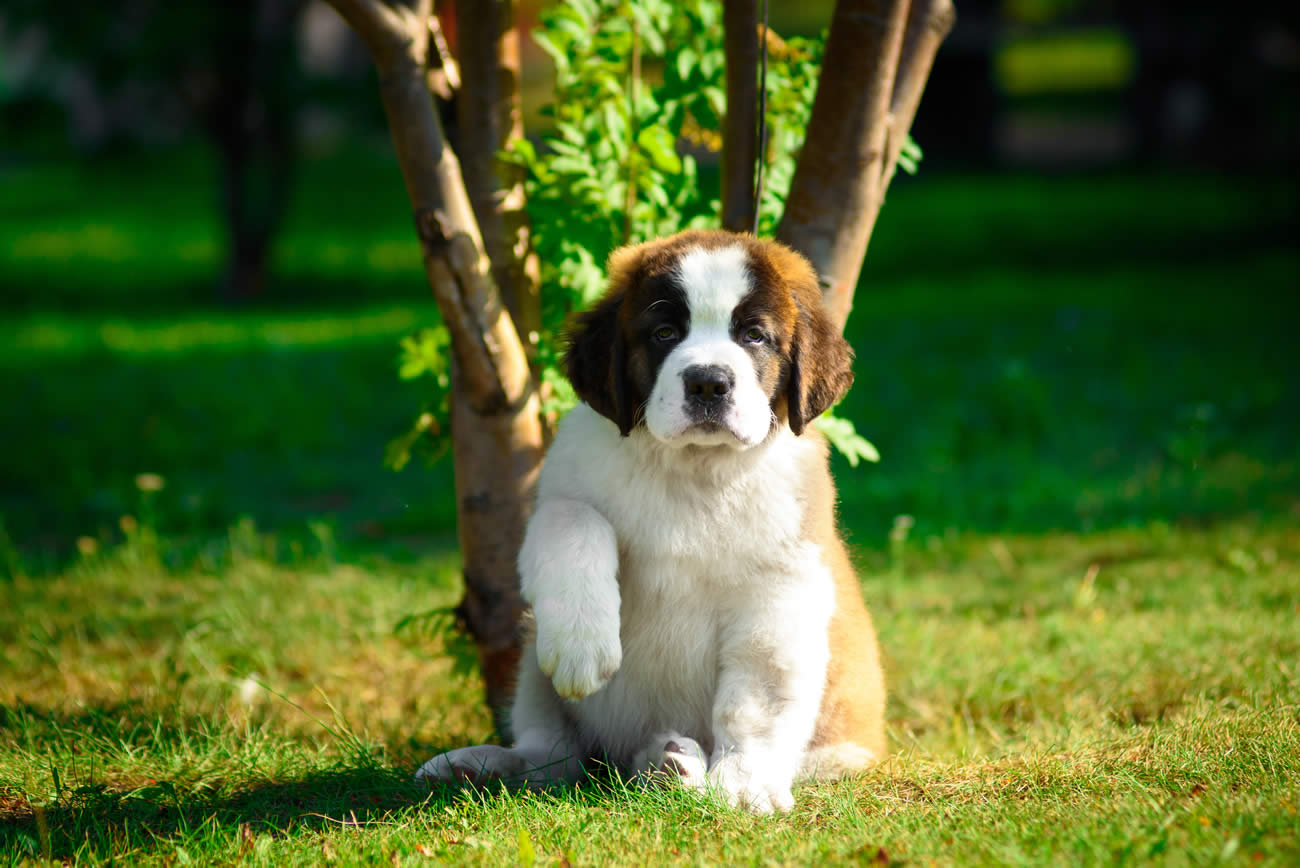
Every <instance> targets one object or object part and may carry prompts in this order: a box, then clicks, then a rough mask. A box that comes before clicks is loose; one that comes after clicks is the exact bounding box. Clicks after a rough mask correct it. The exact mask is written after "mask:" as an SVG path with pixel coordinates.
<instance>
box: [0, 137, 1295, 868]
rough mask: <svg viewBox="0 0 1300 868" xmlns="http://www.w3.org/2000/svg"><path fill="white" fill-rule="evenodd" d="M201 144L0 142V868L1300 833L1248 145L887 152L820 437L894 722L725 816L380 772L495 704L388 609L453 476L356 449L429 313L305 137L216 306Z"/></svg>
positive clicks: (1117, 855) (898, 850) (1287, 482)
mask: <svg viewBox="0 0 1300 868" xmlns="http://www.w3.org/2000/svg"><path fill="white" fill-rule="evenodd" d="M208 170H209V167H208V165H207V163H206V161H205V160H204V159H203V157H202V156H201V155H198V154H195V153H193V152H184V153H181V154H179V155H175V156H164V157H155V158H153V159H151V160H150V161H149V162H147V163H145V162H133V161H131V160H129V159H116V160H114V161H113V162H111V163H107V164H100V165H83V166H75V165H72V164H67V163H44V162H39V161H33V162H26V163H21V162H18V163H11V164H9V165H7V166H5V167H4V168H0V183H2V184H4V186H5V189H6V192H7V193H9V192H10V191H12V192H13V195H6V197H5V198H4V200H3V201H0V286H3V287H4V302H5V306H4V309H3V310H2V311H0V384H3V385H2V386H0V389H2V390H3V392H2V393H0V396H2V397H3V398H4V400H3V401H0V438H2V439H0V447H2V450H0V454H2V455H3V457H0V521H2V522H3V524H2V525H0V863H13V862H22V861H24V860H27V859H31V860H37V861H39V860H41V859H42V858H45V857H53V858H56V859H74V860H79V861H85V862H91V863H94V862H109V861H116V862H118V863H121V862H127V863H132V864H134V863H138V862H161V863H168V864H185V863H190V862H198V863H232V862H237V861H246V862H250V863H252V864H275V865H279V864H291V863H302V864H319V863H321V862H330V861H334V862H337V863H339V864H353V863H366V864H369V863H380V862H394V863H397V862H400V863H405V864H422V863H426V862H427V863H428V864H435V862H436V861H443V862H456V863H461V862H464V863H474V864H501V863H507V864H508V863H511V862H520V863H523V864H530V863H533V862H537V863H542V864H551V863H556V862H562V861H563V860H565V859H567V860H568V861H569V862H571V863H574V864H577V863H583V864H605V863H614V864H631V863H636V864H644V863H646V862H652V863H653V862H680V863H701V864H705V863H708V864H713V863H719V862H726V863H732V862H738V863H763V864H766V863H771V862H777V863H809V862H814V861H821V860H827V859H838V860H845V861H864V862H874V863H875V864H886V863H889V862H894V863H901V864H912V863H919V864H927V863H929V862H931V861H934V862H938V863H940V864H947V863H980V862H982V863H990V864H993V863H996V864H1003V863H1008V862H1019V863H1043V862H1058V863H1059V862H1065V863H1076V862H1085V863H1086V862H1103V861H1104V862H1107V863H1110V862H1121V861H1136V862H1148V861H1158V862H1163V863H1172V864H1183V863H1198V864H1199V863H1205V862H1209V861H1214V860H1217V859H1220V858H1224V859H1226V860H1228V861H1235V862H1242V863H1246V862H1249V863H1252V864H1253V863H1256V862H1264V863H1272V864H1294V863H1296V862H1297V861H1300V842H1298V840H1297V829H1298V828H1300V817H1298V816H1297V810H1298V809H1300V759H1297V757H1300V663H1298V662H1297V661H1298V660H1300V631H1297V630H1296V628H1295V624H1296V623H1297V615H1300V443H1298V441H1297V438H1296V436H1295V432H1296V431H1297V430H1300V378H1298V377H1297V373H1296V372H1297V370H1300V367H1298V366H1297V364H1296V363H1297V361H1298V359H1297V354H1296V351H1295V349H1294V338H1293V333H1294V324H1295V322H1297V321H1298V318H1297V313H1300V304H1297V297H1298V294H1297V292H1296V290H1295V287H1296V286H1298V285H1300V257H1297V254H1296V252H1295V250H1294V237H1295V236H1294V230H1295V216H1296V215H1295V199H1294V195H1293V192H1292V188H1290V187H1289V186H1287V185H1284V184H1283V183H1281V179H1276V178H1225V177H1213V176H1192V175H1152V176H1138V175H1132V174H1127V175H1115V174H1103V175H1095V176H1088V177H1069V176H1060V177H1034V176H1015V175H1009V176H1001V177H990V176H950V175H949V176H945V175H942V174H939V173H932V174H931V175H930V176H926V175H925V174H924V173H923V174H922V176H921V177H919V178H917V179H915V180H912V179H902V180H901V181H900V182H899V183H898V184H897V185H896V186H895V188H894V190H893V191H891V194H890V202H889V204H888V206H887V207H886V209H885V211H884V214H883V217H882V222H881V225H880V227H879V229H878V231H877V234H876V237H875V239H874V240H873V246H872V250H871V253H870V255H869V257H868V265H867V268H866V270H865V273H864V278H863V287H862V289H861V291H860V292H859V296H858V306H857V309H856V310H855V313H854V317H853V320H852V322H851V323H850V329H849V335H850V338H851V339H852V341H853V343H854V346H855V348H856V350H857V357H858V360H857V365H856V370H857V384H856V386H855V388H854V390H853V392H851V394H850V397H849V399H848V400H847V401H846V404H845V406H844V407H843V408H842V412H843V414H844V415H847V416H849V417H850V418H852V419H854V420H855V422H856V423H857V425H858V428H859V430H860V431H861V432H862V433H863V434H865V435H866V436H868V437H869V438H871V439H872V440H873V441H874V442H875V443H876V445H877V446H878V447H879V449H880V451H881V453H882V456H883V460H882V462H881V463H880V464H879V465H873V466H870V467H860V468H857V469H851V468H849V467H848V466H847V465H845V464H843V463H842V462H840V461H838V460H837V462H836V475H837V479H838V481H839V485H840V488H841V494H842V498H841V499H842V508H841V513H842V520H843V523H844V525H845V529H846V532H847V533H848V535H849V537H850V539H851V540H852V542H853V544H854V548H855V551H856V553H857V557H858V562H859V565H860V567H861V574H862V580H863V587H864V591H865V593H866V596H867V599H868V601H869V603H870V605H871V606H872V608H873V610H874V611H875V613H876V615H877V620H878V623H879V627H880V631H881V639H882V643H883V645H884V648H885V652H886V658H887V664H888V671H889V676H890V681H891V704H890V707H889V727H890V733H891V742H892V747H893V748H894V750H895V753H894V754H893V755H892V756H891V758H890V759H889V761H888V762H886V763H885V764H883V765H882V766H881V767H880V768H879V769H877V770H875V771H873V772H872V773H870V774H868V775H866V776H864V777H863V778H861V779H858V780H853V781H847V782H843V783H840V784H836V785H825V786H817V787H807V788H804V789H802V790H800V791H798V792H797V793H796V798H797V806H796V809H795V811H794V813H793V814H792V815H790V816H788V817H781V818H775V819H762V820H756V819H753V818H750V817H747V816H743V815H737V814H732V813H730V812H727V811H724V810H721V809H719V808H717V807H716V806H713V805H710V804H707V803H704V802H701V801H699V800H697V799H695V798H692V797H691V796H690V795H688V794H683V793H676V792H659V791H643V790H640V789H638V788H636V787H629V786H627V785H625V784H623V783H622V782H619V781H617V780H615V779H612V778H611V779H602V780H599V781H596V782H593V783H592V784H590V785H588V786H584V787H582V788H578V789H560V790H556V791H552V792H545V793H508V792H487V793H473V792H456V791H450V790H432V791H430V790H427V789H423V788H419V787H416V786H415V785H413V784H412V783H411V782H410V773H411V771H412V769H413V767H414V765H415V764H416V763H418V762H420V761H422V760H423V759H426V758H427V757H428V756H429V755H430V754H432V753H433V752H436V751H437V750H439V749H441V748H445V747H451V746H456V745H460V744H464V743H466V742H469V741H478V740H482V739H484V738H489V737H491V731H490V726H491V724H490V720H489V718H488V716H487V714H486V713H485V711H484V709H483V708H482V707H481V704H480V701H479V690H480V687H479V684H478V682H477V680H476V676H475V675H474V674H473V673H472V672H465V671H463V670H462V669H460V668H457V667H456V665H455V664H454V660H455V659H456V654H455V653H449V652H448V651H447V650H446V649H445V648H444V645H445V644H446V643H448V642H449V641H452V640H451V639H450V638H449V636H448V634H447V633H446V631H445V630H444V629H442V628H441V627H440V626H439V625H440V624H441V622H440V621H437V620H436V619H434V620H428V619H416V620H414V621H412V620H411V619H409V618H408V616H410V615H413V614H418V613H422V612H429V611H432V610H436V609H439V608H441V607H446V606H449V605H452V604H454V602H455V601H456V599H457V597H458V594H459V584H458V583H459V578H458V574H457V568H458V561H457V557H456V554H455V550H454V503H453V498H452V494H451V477H450V470H449V467H448V466H447V465H446V464H445V463H443V464H438V465H434V466H432V467H426V466H421V465H420V464H418V463H417V464H415V465H413V466H412V467H411V468H409V469H407V470H405V471H403V472H402V473H398V474H394V473H391V472H389V471H386V470H384V469H382V466H381V465H382V456H383V448H384V444H385V443H386V442H387V441H388V440H389V439H391V438H392V437H394V436H396V435H397V434H399V433H401V432H402V431H403V430H404V426H406V425H408V424H409V422H410V420H411V419H412V418H413V416H414V414H415V413H416V412H417V411H418V410H419V408H420V406H421V400H422V387H421V384H420V383H419V382H418V381H417V382H413V383H403V382H401V381H399V380H398V379H397V378H396V357H397V349H396V341H397V340H398V338H400V337H401V336H402V335H404V334H407V333H409V332H410V331H412V330H413V329H416V328H419V327H422V326H425V325H429V324H431V323H433V322H434V321H436V313H435V311H434V309H433V306H432V304H431V303H430V302H429V301H428V300H427V293H426V291H425V290H424V289H423V287H422V284H421V278H420V269H419V259H418V251H417V249H416V247H415V244H414V242H413V240H412V233H411V229H410V222H409V218H408V216H407V214H406V210H405V207H404V203H403V199H402V192H401V188H400V179H399V178H398V176H397V173H396V170H395V169H394V168H393V166H392V165H391V162H390V161H389V159H388V158H387V157H386V156H385V155H384V154H383V153H382V152H375V153H371V152H368V151H360V150H352V151H349V152H347V153H346V154H343V155H338V156H333V157H321V158H315V159H313V160H311V161H309V162H308V163H307V164H306V165H305V166H304V167H303V169H302V176H301V177H302V181H301V184H300V187H299V194H298V196H297V198H296V200H295V202H294V207H293V209H292V212H291V214H290V218H289V222H288V226H287V227H286V233H285V236H284V238H283V243H282V245H281V246H280V248H279V250H278V252H277V258H276V266H275V271H274V275H273V280H272V281H271V282H270V284H269V285H268V289H267V298H266V299H265V300H263V301H261V302H259V303H257V304H255V305H252V306H249V307H247V308H243V309H228V308H222V307H220V306H218V305H216V304H214V303H213V301H212V300H211V294H212V291H211V288H210V287H211V284H212V280H213V273H214V270H215V268H216V266H217V263H218V260H219V251H220V236H219V227H218V226H217V225H216V224H215V223H214V222H213V220H212V217H211V215H210V205H211V198H212V190H211V189H210V188H209V187H208V186H207V181H206V177H207V175H206V173H207V172H208ZM141 474H154V475H157V476H158V477H160V479H156V478H153V477H151V476H148V475H146V476H141ZM159 483H161V485H162V487H161V489H160V490H154V489H156V488H157V486H158V484H159ZM897 516H907V517H908V518H906V519H901V520H900V519H898V518H897ZM454 651H455V649H454V648H453V649H452V652H454Z"/></svg>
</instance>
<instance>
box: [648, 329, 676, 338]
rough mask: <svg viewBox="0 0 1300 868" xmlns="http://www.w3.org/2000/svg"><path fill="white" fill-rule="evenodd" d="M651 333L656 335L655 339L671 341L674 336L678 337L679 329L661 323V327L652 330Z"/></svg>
mask: <svg viewBox="0 0 1300 868" xmlns="http://www.w3.org/2000/svg"><path fill="white" fill-rule="evenodd" d="M651 334H653V335H654V337H655V340H657V341H671V340H672V339H673V338H675V337H677V329H675V328H673V327H672V326H670V325H661V326H659V328H657V329H655V330H654V331H653V332H651Z"/></svg>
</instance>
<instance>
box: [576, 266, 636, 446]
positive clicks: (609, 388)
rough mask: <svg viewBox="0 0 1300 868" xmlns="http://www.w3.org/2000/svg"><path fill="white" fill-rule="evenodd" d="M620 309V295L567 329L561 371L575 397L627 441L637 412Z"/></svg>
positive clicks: (588, 313) (583, 316) (608, 300)
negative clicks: (632, 396) (631, 386)
mask: <svg viewBox="0 0 1300 868" xmlns="http://www.w3.org/2000/svg"><path fill="white" fill-rule="evenodd" d="M622 306H623V293H621V292H620V293H617V294H615V295H612V296H609V297H607V298H605V299H603V300H602V301H601V302H600V303H599V304H597V305H596V306H595V307H593V308H592V309H591V310H589V311H586V312H585V313H582V314H579V315H578V318H577V319H576V320H575V321H574V323H573V326H572V327H571V328H570V329H569V349H568V352H566V353H565V355H564V367H565V372H566V373H567V374H568V375H569V382H570V383H572V384H573V390H574V391H575V392H577V393H578V397H579V398H581V399H582V400H584V401H586V402H587V403H588V404H589V405H591V409H593V410H595V411H596V412H597V413H599V414H600V415H602V416H604V417H605V418H607V419H610V420H611V421H613V422H614V424H615V425H617V426H618V430H619V431H620V432H621V433H622V435H623V436H624V437H626V436H627V435H628V434H629V433H631V431H632V428H633V427H634V426H635V425H636V419H635V418H634V417H635V411H636V408H635V407H634V406H632V402H631V400H630V399H629V396H628V383H627V342H626V341H625V340H624V338H623V330H622V329H621V328H619V326H618V311H619V308H621V307H622Z"/></svg>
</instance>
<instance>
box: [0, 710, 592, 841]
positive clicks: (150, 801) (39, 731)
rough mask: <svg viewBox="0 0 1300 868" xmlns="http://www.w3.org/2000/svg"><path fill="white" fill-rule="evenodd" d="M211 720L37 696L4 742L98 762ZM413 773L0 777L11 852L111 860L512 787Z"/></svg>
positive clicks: (5, 713) (356, 758)
mask: <svg viewBox="0 0 1300 868" xmlns="http://www.w3.org/2000/svg"><path fill="white" fill-rule="evenodd" d="M205 726H208V727H210V726H211V720H210V719H209V718H207V717H205V716H203V715H198V714H192V713H186V712H180V711H178V710H177V709H175V708H151V707H148V706H147V705H146V704H143V703H123V704H115V705H106V706H102V707H86V708H79V709H75V710H62V709H50V708H48V707H43V706H38V705H34V704H31V703H18V704H16V705H14V706H10V707H0V744H5V743H7V744H15V743H26V744H28V745H30V746H37V745H47V746H48V747H49V749H50V752H51V755H52V759H51V768H55V767H56V766H57V764H58V763H59V762H61V761H62V760H63V759H66V758H68V755H69V754H79V755H80V756H79V758H78V761H88V759H89V758H88V756H87V755H90V756H92V757H93V753H94V746H95V745H96V744H100V743H113V744H117V745H125V746H130V747H133V748H134V749H136V750H137V751H139V750H147V749H150V748H152V749H154V750H157V749H158V748H160V747H168V746H178V745H181V744H183V743H185V742H186V741H187V740H192V739H193V737H194V734H195V733H196V732H198V731H201V730H202V728H203V727H205ZM74 737H75V738H76V739H77V741H76V742H75V743H73V742H72V741H71V739H73V738H74ZM446 749H447V746H431V745H424V744H414V743H411V744H407V745H403V746H402V750H401V751H400V753H401V754H403V755H404V756H405V755H419V756H424V757H428V756H434V755H436V754H438V753H440V752H442V751H444V750H446ZM64 751H66V752H67V753H62V752H64ZM60 754H62V756H60ZM55 757H57V758H55ZM413 772H414V766H409V767H408V766H406V765H404V764H402V763H401V761H400V760H399V761H398V763H397V764H396V765H394V764H393V763H390V762H388V761H386V760H382V759H379V758H377V757H375V756H365V755H363V754H362V752H357V753H356V754H355V755H352V756H347V755H344V756H342V757H340V758H339V759H338V760H337V762H336V763H335V764H333V765H332V766H329V767H325V768H317V769H312V770H308V771H306V772H304V773H302V774H300V775H297V776H294V777H292V778H288V779H280V780H258V779H257V778H256V777H255V776H253V777H251V779H249V780H247V781H245V782H240V783H237V784H231V785H229V786H223V783H222V781H221V780H220V779H217V780H205V781H204V782H203V783H201V784H198V785H194V786H188V785H185V784H177V783H175V782H173V781H170V780H153V779H143V780H140V779H137V781H135V782H134V785H123V784H122V783H120V782H116V783H109V782H108V780H111V776H102V777H100V778H97V779H95V780H93V781H91V782H89V783H85V784H82V785H79V786H71V785H68V784H67V783H64V782H59V779H58V778H57V777H56V778H55V784H56V788H57V795H56V796H55V797H54V798H53V799H52V800H50V801H48V802H46V803H44V804H40V803H39V802H38V803H37V804H36V805H33V803H32V802H31V801H29V799H28V796H27V794H26V793H24V792H23V791H22V790H21V789H19V785H18V783H17V782H16V781H12V780H11V781H5V780H3V779H0V854H13V855H14V856H16V857H18V858H22V857H24V856H27V857H32V858H40V857H48V858H51V859H55V860H60V861H79V860H82V859H107V858H111V857H113V856H115V855H116V856H120V855H121V854H123V853H140V852H148V851H156V850H159V849H166V848H167V847H169V846H180V845H181V844H182V842H183V841H185V840H186V839H192V838H193V837H194V836H195V835H196V834H198V835H202V836H204V837H211V838H216V839H218V840H221V839H226V840H229V841H230V842H231V846H232V848H240V847H242V846H243V843H242V842H243V841H245V840H249V839H251V838H254V837H256V836H261V835H269V836H271V837H273V838H285V837H290V836H294V835H298V834H301V833H310V832H312V831H315V830H322V829H329V828H335V827H352V828H357V829H359V828H364V827H366V826H369V825H373V824H380V823H384V822H386V821H389V820H391V818H392V815H393V814H395V813H402V812H408V811H427V810H433V811H439V810H440V809H441V808H444V807H449V806H453V805H456V804H458V803H462V802H464V801H465V800H466V799H481V798H482V797H483V796H484V795H485V794H486V795H491V794H495V793H500V792H502V791H504V790H505V789H506V787H505V786H504V785H503V784H500V783H493V784H488V785H485V786H483V787H479V788H468V787H462V786H457V785H451V784H441V783H434V784H430V783H427V782H416V781H415V780H414V778H413ZM245 774H246V773H245ZM606 778H608V779H606ZM106 779H107V780H106ZM613 783H614V779H613V778H612V777H609V776H607V775H600V774H598V775H595V776H593V780H592V781H591V782H590V783H584V784H582V785H578V786H572V785H560V786H557V787H555V788H553V790H552V791H554V792H558V793H563V794H565V796H566V797H568V798H576V799H579V800H583V801H586V802H596V801H600V800H602V799H603V798H605V794H607V792H608V790H609V787H610V785H611V784H613ZM236 852H237V850H236Z"/></svg>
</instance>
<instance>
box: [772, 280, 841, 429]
mask: <svg viewBox="0 0 1300 868" xmlns="http://www.w3.org/2000/svg"><path fill="white" fill-rule="evenodd" d="M808 302H809V299H807V298H803V299H796V306H797V307H798V310H799V317H798V320H797V321H796V324H795V329H794V339H793V340H792V341H791V342H790V371H789V374H788V375H787V380H786V404H787V408H788V413H789V419H790V430H791V431H793V432H794V433H795V434H802V433H803V429H804V428H805V427H807V425H808V423H809V422H812V421H813V420H814V419H816V418H817V417H818V416H820V415H821V414H822V413H824V412H826V410H828V409H830V407H831V405H832V404H834V403H835V402H836V401H838V400H839V399H840V398H843V397H844V394H845V393H846V392H848V390H849V386H852V385H853V371H852V369H851V368H850V365H852V364H853V349H852V348H851V347H850V346H849V342H848V341H846V340H844V338H843V337H841V336H840V333H839V330H838V329H836V328H835V326H834V325H832V324H831V321H830V319H829V318H828V317H827V316H826V313H825V311H823V310H822V306H821V300H820V298H818V299H817V300H816V301H814V302H813V303H812V304H809V303H808Z"/></svg>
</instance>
